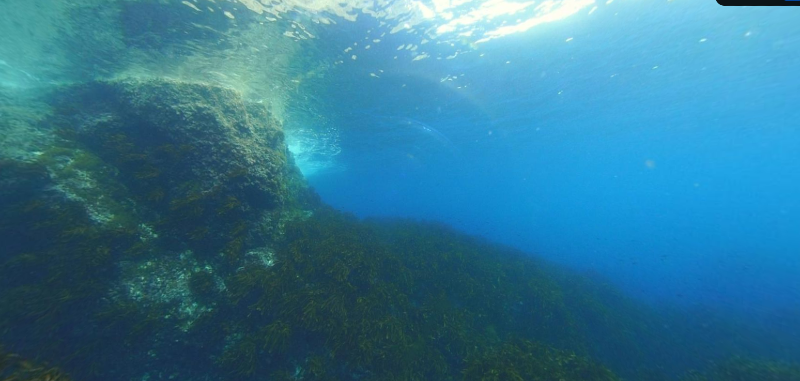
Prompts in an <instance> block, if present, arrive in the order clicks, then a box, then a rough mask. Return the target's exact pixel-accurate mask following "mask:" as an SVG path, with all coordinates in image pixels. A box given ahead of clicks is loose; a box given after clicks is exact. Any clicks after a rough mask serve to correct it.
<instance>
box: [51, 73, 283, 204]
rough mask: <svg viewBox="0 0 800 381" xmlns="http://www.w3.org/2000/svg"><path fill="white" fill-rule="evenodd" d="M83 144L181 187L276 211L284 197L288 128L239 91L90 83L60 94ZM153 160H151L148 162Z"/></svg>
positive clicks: (162, 83) (142, 174)
mask: <svg viewBox="0 0 800 381" xmlns="http://www.w3.org/2000/svg"><path fill="white" fill-rule="evenodd" d="M56 104H57V108H58V110H60V111H62V113H61V116H63V117H64V118H65V120H66V121H67V122H68V123H67V124H66V125H64V126H63V127H65V128H68V129H73V130H74V132H75V134H76V136H77V138H78V139H79V140H80V141H83V142H85V143H87V144H88V145H89V146H90V147H93V148H94V149H95V150H97V151H98V153H99V155H100V156H101V157H103V158H104V159H107V160H111V161H112V162H115V163H118V164H123V165H122V168H121V169H123V170H126V169H130V170H136V172H134V173H132V175H133V176H134V177H136V178H138V179H140V180H141V179H148V178H159V177H163V178H164V180H163V183H164V185H168V186H169V185H171V186H170V188H176V187H179V186H180V185H181V183H182V182H189V181H191V182H193V184H194V185H196V186H197V187H198V189H197V190H199V191H200V192H211V191H214V190H221V191H225V192H232V193H234V194H236V195H241V196H242V197H244V198H247V199H248V201H249V202H250V203H251V204H254V205H257V206H260V207H269V208H275V207H277V206H279V205H281V204H282V203H283V202H284V201H285V200H286V198H287V195H286V188H285V184H284V178H285V177H286V172H285V168H286V165H287V158H286V145H285V144H284V137H283V130H282V128H281V126H280V124H279V123H278V121H277V120H275V119H274V118H272V117H271V115H270V114H269V112H268V110H267V108H266V106H264V105H263V104H257V103H249V102H246V101H245V100H244V99H243V98H242V97H241V96H240V95H239V94H238V93H237V92H236V91H234V90H231V89H227V88H222V87H215V86H209V85H205V84H198V83H185V82H179V81H170V80H144V81H140V80H126V81H111V82H93V83H90V84H86V85H81V86H77V87H75V88H73V89H69V90H68V91H66V92H61V93H59V94H58V96H57V102H56ZM148 154H150V155H151V157H145V156H146V155H148Z"/></svg>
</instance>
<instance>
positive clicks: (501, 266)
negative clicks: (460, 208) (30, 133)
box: [0, 80, 797, 381]
mask: <svg viewBox="0 0 800 381" xmlns="http://www.w3.org/2000/svg"><path fill="white" fill-rule="evenodd" d="M47 102H49V103H50V104H51V105H52V110H50V112H49V113H48V115H49V117H48V118H43V119H42V120H41V121H40V123H41V125H37V128H38V129H40V130H41V131H45V132H48V133H50V134H52V135H51V136H49V139H50V140H49V141H51V143H50V144H49V145H48V147H47V148H46V149H44V150H43V151H42V152H40V153H39V154H37V155H36V156H35V157H32V158H28V159H26V160H19V159H16V158H2V159H0V200H2V202H0V242H2V243H3V250H2V251H0V342H1V343H3V344H4V345H5V346H6V347H7V348H10V349H11V350H13V351H14V352H15V353H20V355H22V356H25V357H28V358H37V359H43V360H46V361H47V362H48V363H52V364H55V365H57V366H58V367H59V368H60V369H63V370H64V371H65V372H68V374H69V375H70V376H72V377H73V378H74V379H80V380H109V379H152V380H166V379H188V380H191V379H198V380H200V379H203V380H205V379H220V380H263V379H270V380H331V381H332V380H343V381H344V380H354V379H358V380H465V381H473V380H475V381H489V380H542V381H547V380H553V381H556V380H558V381H562V380H563V381H571V380H599V381H602V380H618V379H622V378H623V377H622V376H626V377H624V378H625V379H635V378H628V377H627V376H628V373H631V372H630V371H628V370H626V365H628V366H629V365H630V364H644V365H646V366H652V367H655V366H656V365H660V366H661V367H662V368H670V367H671V366H673V364H675V363H679V362H681V361H685V359H686V358H687V357H690V358H697V359H695V360H696V361H706V360H707V359H705V358H702V357H701V356H699V355H698V353H702V352H700V351H699V350H695V349H696V348H694V349H693V350H686V346H685V345H682V346H676V345H675V344H676V342H675V341H674V340H673V338H672V337H671V336H672V332H671V331H664V330H661V329H658V328H653V327H663V325H664V324H663V322H662V320H660V318H659V317H658V314H656V313H655V312H653V311H651V310H648V309H646V308H644V307H642V306H640V305H638V304H636V303H634V302H633V301H630V300H628V299H626V298H624V297H623V296H621V295H619V294H618V292H617V291H616V290H615V289H613V288H611V287H609V286H604V285H602V284H601V283H600V282H597V281H595V280H591V279H589V278H587V277H583V276H579V275H577V274H574V273H571V272H569V271H566V270H563V269H559V268H557V267H556V266H553V265H549V264H547V263H544V262H542V261H540V260H537V259H535V258H533V257H531V256H529V255H527V254H525V253H521V252H518V251H516V250H513V249H510V248H507V247H504V246H500V245H496V244H492V243H489V242H486V241H483V240H481V239H477V238H475V237H470V236H466V235H464V234H461V233H458V232H456V231H454V230H452V229H450V228H448V227H446V226H442V225H439V224H435V223H425V222H417V221H406V220H379V219H375V220H366V221H362V220H359V219H357V218H355V217H353V216H350V215H347V214H344V213H341V212H338V211H335V210H333V209H331V208H329V207H326V206H325V205H323V204H322V203H321V202H320V201H319V198H318V196H316V194H314V192H313V191H312V190H310V189H309V188H308V187H307V185H306V184H305V182H304V180H303V179H302V177H301V176H300V174H299V172H298V171H297V169H296V168H295V167H294V165H293V162H292V159H291V155H289V154H288V153H287V152H286V149H285V144H284V142H283V134H282V131H281V127H280V124H279V123H278V122H277V121H275V120H273V119H272V118H271V116H270V115H269V113H268V112H267V111H266V110H265V109H263V107H260V106H256V105H252V104H249V103H248V102H246V101H244V100H243V99H242V98H241V96H239V95H238V94H237V93H236V92H234V91H232V90H228V89H222V88H218V87H213V86H208V85H202V84H192V83H183V82H174V81H167V80H153V81H111V82H92V83H87V84H84V85H77V86H68V87H65V88H60V89H57V90H54V92H53V94H50V95H49V96H48V99H47ZM681 344H682V343H681ZM676 348H677V349H676ZM683 352H686V354H683ZM665 353H666V354H668V355H664V354H665ZM659 356H662V357H659ZM669 356H674V357H672V358H668V360H669V361H667V360H665V358H667V357H669ZM681 356H684V357H681ZM18 359H20V357H18V356H17V355H10V354H7V352H2V355H0V360H2V362H0V376H2V377H3V378H0V380H8V381H11V380H27V379H31V380H33V379H41V380H51V381H52V380H63V379H65V378H64V376H63V373H61V372H60V371H56V370H52V371H51V370H49V369H50V368H47V367H39V366H34V365H31V364H32V363H26V362H22V361H21V360H18ZM122 359H124V361H122ZM684 363H687V362H684ZM23 364H27V365H23ZM32 369H35V370H36V372H38V371H39V370H46V372H54V373H41V374H40V373H35V372H34V371H33V370H32ZM796 369H797V368H796V366H794V365H783V364H777V363H765V362H757V361H751V360H741V359H736V360H731V362H729V363H722V365H721V366H720V367H718V368H714V369H712V370H710V371H708V373H691V374H688V375H686V376H685V377H686V378H685V379H686V380H689V381H700V380H708V381H724V380H751V379H752V380H756V379H759V380H761V379H765V380H771V379H775V380H794V379H795V378H785V377H793V375H795V374H796ZM612 370H613V371H612ZM684 372H685V369H684V368H675V369H671V368H670V369H667V371H665V372H662V373H666V375H662V374H657V375H656V376H655V377H661V378H654V379H669V377H673V379H674V376H675V375H677V374H681V373H684ZM617 375H619V377H618V376H617ZM739 375H740V377H739ZM772 375H776V376H775V377H779V378H764V377H772ZM25 377H28V378H25ZM36 377H38V378H36ZM43 377H44V378H43ZM47 377H49V378H47ZM735 377H739V378H735ZM748 377H750V378H748ZM754 377H755V378H754ZM758 377H762V378H758ZM780 377H784V378H780Z"/></svg>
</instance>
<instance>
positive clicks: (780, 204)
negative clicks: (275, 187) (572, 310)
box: [309, 0, 800, 313]
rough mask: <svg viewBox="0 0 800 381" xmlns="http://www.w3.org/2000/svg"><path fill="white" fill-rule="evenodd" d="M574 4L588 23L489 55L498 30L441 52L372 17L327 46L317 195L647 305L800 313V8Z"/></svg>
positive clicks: (510, 38)
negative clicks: (497, 248)
mask: <svg viewBox="0 0 800 381" xmlns="http://www.w3.org/2000/svg"><path fill="white" fill-rule="evenodd" d="M496 3H497V2H486V3H484V4H483V7H488V5H487V4H496ZM545 4H548V3H545ZM569 4H573V6H574V7H575V8H576V9H577V8H580V9H579V10H577V11H576V12H575V13H574V14H571V15H569V16H566V15H565V17H563V18H561V17H553V19H552V20H551V19H550V18H547V17H543V18H542V20H547V21H551V22H544V23H541V24H538V25H536V26H535V27H533V28H531V29H529V30H527V31H524V32H518V33H513V34H509V35H506V36H503V37H498V38H495V39H492V40H491V41H485V42H481V41H480V40H481V37H480V35H483V36H486V35H490V34H491V29H492V28H493V27H494V26H495V25H496V24H497V23H498V22H497V19H491V18H488V19H479V18H477V17H476V18H471V19H469V20H470V21H469V22H470V24H469V25H470V27H471V29H470V30H469V31H467V32H462V33H461V34H457V32H453V33H452V34H444V35H443V36H436V38H431V39H430V40H431V41H430V42H428V43H423V41H425V40H426V39H428V38H427V37H426V35H425V34H406V33H397V34H387V35H383V34H384V33H385V32H387V31H388V29H389V26H385V27H381V26H380V25H379V22H376V21H375V20H374V19H371V18H369V17H363V18H361V19H359V20H358V22H357V23H356V24H355V25H351V26H344V27H343V28H337V30H336V31H335V32H331V34H332V36H331V37H330V39H331V40H330V41H329V42H327V43H326V45H327V46H328V47H329V48H330V52H329V53H328V54H330V55H331V56H338V57H341V58H340V60H341V61H339V62H341V64H339V65H338V66H337V67H336V69H334V70H333V71H332V72H331V73H330V76H331V78H330V80H329V83H330V84H329V85H328V86H327V88H326V91H327V94H328V95H329V96H328V97H327V98H326V99H327V102H329V106H328V107H330V108H331V110H333V111H334V113H335V115H336V117H337V119H336V124H337V128H338V133H339V134H340V137H341V140H340V144H341V152H340V153H339V154H338V155H336V156H334V157H328V158H325V160H327V161H329V162H331V163H336V164H335V167H337V168H340V170H336V171H330V172H326V171H320V172H313V173H309V179H310V181H311V182H312V183H313V184H314V185H315V186H316V187H317V189H318V190H319V191H320V193H321V194H322V196H323V198H324V199H326V200H328V201H329V202H331V203H333V204H334V205H336V206H339V207H341V208H343V209H346V210H351V211H354V212H356V213H357V214H359V215H362V216H369V215H403V216H414V217H418V218H425V219H435V220H443V221H446V222H448V223H451V224H453V225H455V226H457V227H459V228H462V229H465V230H467V231H470V232H474V233H478V234H481V235H485V236H487V237H490V238H493V239H497V240H500V241H502V242H506V243H509V244H511V245H514V246H517V247H521V248H524V249H526V250H530V251H532V252H535V253H538V254H540V255H542V256H545V257H547V258H550V259H553V260H556V261H559V262H563V263H566V264H569V265H571V266H574V267H577V268H581V269H587V270H591V271H595V272H598V273H601V274H605V275H607V276H609V277H610V278H611V279H613V280H614V281H615V282H617V283H618V284H620V285H622V286H623V287H624V288H625V289H626V290H628V291H629V292H631V293H633V294H636V295H637V296H640V297H643V298H645V299H648V300H651V301H655V302H664V301H665V300H666V301H669V302H679V303H681V304H688V305H694V304H703V305H707V306H714V307H715V308H716V307H719V308H724V309H726V310H729V309H733V310H739V311H743V310H747V311H750V313H770V311H775V310H783V309H786V308H791V307H790V306H797V305H798V303H800V280H798V279H800V277H798V274H800V255H798V253H800V216H799V215H798V213H800V204H799V203H798V190H800V150H798V149H799V148H800V125H798V120H800V118H799V117H800V111H798V110H800V109H798V108H797V107H796V102H797V100H798V94H797V89H798V88H800V75H798V74H797V73H796V70H795V68H796V67H797V66H798V64H800V36H798V32H800V29H798V27H797V25H796V23H795V21H794V20H795V19H796V17H797V14H796V12H794V10H793V9H790V10H781V9H775V8H771V9H770V8H739V9H731V8H722V7H719V6H718V5H716V4H715V3H713V2H696V1H679V0H678V1H615V2H610V1H609V2H607V3H604V4H603V3H598V4H595V3H593V2H589V4H588V5H586V6H585V7H581V4H582V3H581V2H572V3H569ZM470 6H472V7H473V8H472V9H473V11H472V12H476V11H475V10H476V9H482V6H481V5H478V4H477V3H475V4H473V3H470ZM507 6H510V5H507ZM522 6H524V4H522V5H520V7H522ZM538 6H539V7H542V6H544V5H542V4H539V5H538ZM562 6H566V5H562ZM595 6H596V7H597V8H596V9H595V8H594V7H595ZM498 7H500V6H499V5H498ZM536 7H537V5H531V6H530V8H531V9H532V8H536ZM432 8H433V7H432ZM497 9H501V8H497ZM526 9H528V8H526ZM434 13H435V12H434ZM431 14H433V13H431ZM436 14H437V15H439V13H436ZM558 14H559V15H561V13H558ZM529 16H530V12H527V11H521V12H520V13H518V14H508V15H505V16H503V17H501V18H502V19H503V20H505V21H501V22H500V24H503V23H506V24H505V25H509V26H510V25H513V24H515V23H517V22H518V21H517V20H520V19H526V18H527V17H529ZM435 17H438V16H434V18H435ZM555 18H558V20H555ZM489 21H491V22H489ZM473 22H474V23H473ZM450 24H457V25H462V24H459V23H456V22H453V21H450V23H449V24H447V25H450ZM463 24H467V21H465V22H464V23H463ZM426 25H427V24H426ZM431 25H433V26H430V27H429V29H426V30H427V31H428V33H430V31H432V30H440V29H442V28H443V27H442V26H441V25H439V26H438V27H435V25H436V21H432V22H431ZM470 32H473V34H471V35H470V34H469V33H470ZM481 33H482V34H481ZM476 35H478V36H476ZM442 37H449V38H447V39H446V40H447V41H448V42H446V43H437V41H438V40H437V38H442ZM376 39H380V40H381V41H380V43H379V44H376V43H374V42H373V41H375V40H376ZM459 39H460V40H461V41H459ZM370 45H371V46H370ZM409 46H412V48H411V49H412V50H411V51H409V50H408V47H409ZM387 118H412V119H413V120H418V121H422V122H424V123H426V124H427V125H429V126H431V127H433V128H435V129H436V131H437V136H431V135H430V134H426V133H424V131H417V130H413V129H408V128H406V126H403V125H401V124H392V123H387V122H386V120H387ZM439 134H441V136H445V137H447V139H448V140H449V141H452V142H453V145H454V146H455V147H456V148H458V152H457V154H454V153H453V152H452V150H450V149H448V147H446V146H445V145H444V144H442V142H441V139H437V137H438V135H439ZM313 165H314V164H309V168H311V167H313Z"/></svg>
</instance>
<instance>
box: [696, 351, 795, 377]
mask: <svg viewBox="0 0 800 381" xmlns="http://www.w3.org/2000/svg"><path fill="white" fill-rule="evenodd" d="M759 380H760V381H797V380H800V365H798V364H789V363H782V362H775V361H767V360H756V359H748V358H744V357H733V358H730V359H728V360H725V361H723V362H721V363H719V364H716V365H714V366H712V367H711V369H709V370H707V371H706V372H703V373H699V372H690V373H689V374H688V375H686V376H685V377H683V378H682V379H681V381H759Z"/></svg>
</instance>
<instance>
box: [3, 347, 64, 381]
mask: <svg viewBox="0 0 800 381" xmlns="http://www.w3.org/2000/svg"><path fill="white" fill-rule="evenodd" d="M0 380H3V381H69V380H70V378H69V377H67V375H66V374H64V373H63V372H62V371H60V370H59V369H58V368H54V367H50V366H47V364H42V363H38V362H33V361H30V360H27V359H24V358H22V357H21V356H19V355H18V354H15V353H10V352H6V351H5V350H4V349H3V348H2V347H0Z"/></svg>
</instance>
